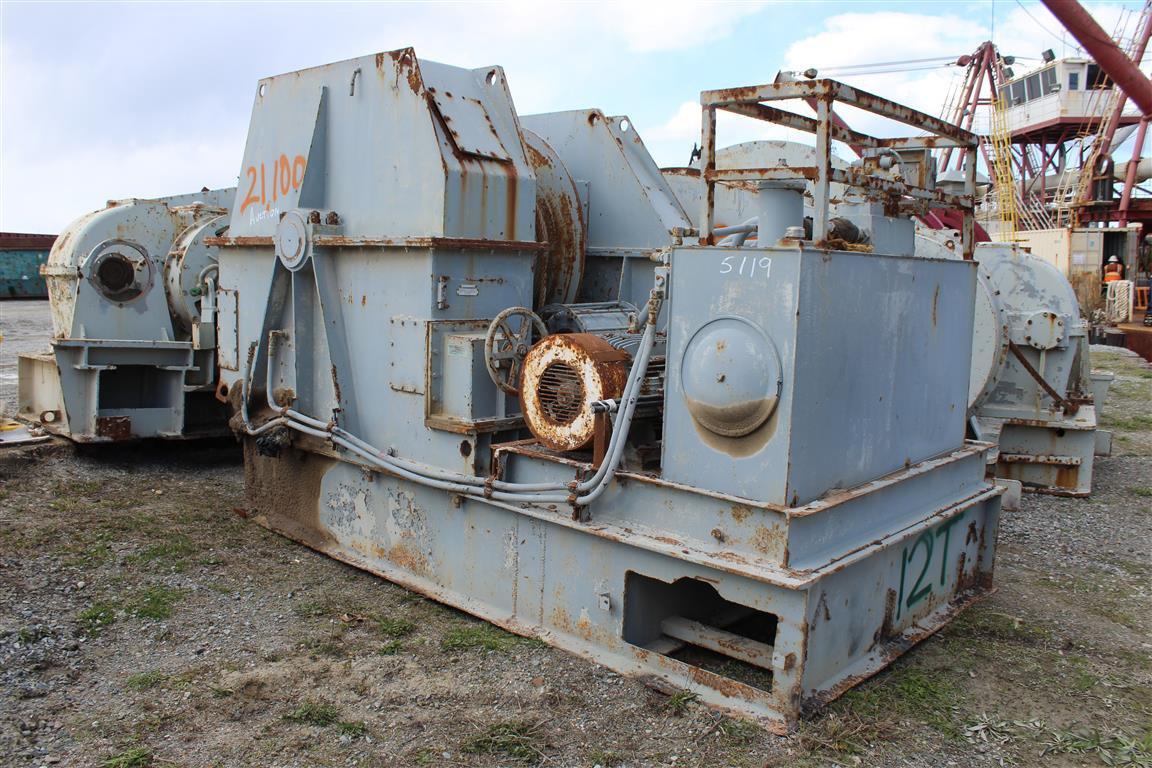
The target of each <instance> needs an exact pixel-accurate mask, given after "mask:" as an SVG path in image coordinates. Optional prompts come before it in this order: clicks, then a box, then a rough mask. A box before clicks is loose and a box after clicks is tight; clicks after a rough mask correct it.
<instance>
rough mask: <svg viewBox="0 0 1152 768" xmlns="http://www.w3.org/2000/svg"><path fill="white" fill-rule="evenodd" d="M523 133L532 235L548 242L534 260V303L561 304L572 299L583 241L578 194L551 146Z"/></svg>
mask: <svg viewBox="0 0 1152 768" xmlns="http://www.w3.org/2000/svg"><path fill="white" fill-rule="evenodd" d="M523 136H524V147H525V149H527V151H528V160H529V162H530V163H531V164H532V169H533V170H534V171H535V172H536V239H537V240H539V241H540V242H541V243H546V244H547V246H548V247H547V250H545V251H543V252H541V253H540V255H539V256H537V258H536V271H535V273H534V279H535V292H534V294H535V295H534V300H535V305H534V306H536V307H537V308H540V307H543V306H545V305H548V304H556V303H561V304H567V303H570V302H573V301H575V300H576V291H577V290H578V289H579V287H580V281H581V279H582V278H583V276H584V252H585V249H586V248H587V245H588V237H587V234H586V232H585V224H584V214H583V208H582V206H581V204H580V195H579V193H578V192H577V190H576V184H575V183H574V182H573V180H572V176H571V175H570V174H569V173H568V169H567V168H566V167H565V166H564V161H563V160H561V159H560V156H559V155H557V154H556V150H554V149H552V147H551V146H549V145H548V143H547V142H546V141H544V139H542V138H540V137H539V136H538V135H536V134H535V133H533V132H532V131H529V130H526V129H525V130H524V131H523Z"/></svg>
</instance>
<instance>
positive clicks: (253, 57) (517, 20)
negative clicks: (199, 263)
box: [0, 0, 1141, 232]
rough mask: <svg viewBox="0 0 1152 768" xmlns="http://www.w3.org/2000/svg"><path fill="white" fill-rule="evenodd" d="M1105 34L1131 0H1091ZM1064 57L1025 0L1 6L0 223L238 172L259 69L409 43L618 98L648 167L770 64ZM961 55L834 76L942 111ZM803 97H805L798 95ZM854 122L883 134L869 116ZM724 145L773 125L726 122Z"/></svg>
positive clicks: (546, 83) (770, 73) (553, 95)
mask: <svg viewBox="0 0 1152 768" xmlns="http://www.w3.org/2000/svg"><path fill="white" fill-rule="evenodd" d="M1086 5H1087V7H1088V8H1089V9H1090V10H1091V11H1092V13H1093V14H1094V15H1096V16H1097V18H1098V19H1099V20H1100V22H1101V24H1102V26H1104V28H1105V29H1106V30H1112V29H1113V28H1115V26H1116V24H1117V21H1118V20H1119V19H1121V18H1122V17H1124V16H1125V14H1132V15H1134V14H1135V12H1137V11H1138V10H1139V7H1140V5H1141V4H1140V3H1139V2H1107V3H1086ZM993 22H994V24H995V39H996V41H997V42H998V44H999V45H1000V46H1001V50H1002V51H1003V52H1005V53H1014V54H1016V55H1018V56H1028V57H1036V56H1038V55H1039V52H1040V51H1041V50H1043V49H1044V48H1049V47H1051V48H1054V49H1055V51H1056V53H1057V55H1061V54H1062V53H1067V54H1069V55H1071V54H1072V53H1073V47H1072V42H1071V38H1070V37H1067V36H1065V41H1063V42H1062V40H1061V39H1060V37H1059V36H1058V35H1059V33H1060V32H1061V27H1060V25H1059V24H1058V23H1057V22H1056V21H1055V20H1054V19H1052V17H1051V16H1050V15H1049V14H1048V13H1047V11H1046V10H1045V9H1044V8H1043V6H1042V5H1040V4H1039V3H1038V2H1036V1H1035V0H1021V2H1016V1H1015V0H996V1H995V2H992V1H991V0H984V1H981V2H945V1H943V0H940V1H936V2H934V1H933V0H921V1H920V2H914V3H913V2H826V3H823V2H775V3H773V2H742V3H719V2H711V3H706V2H689V1H688V0H670V1H669V2H661V3H644V2H636V3H623V2H621V3H615V4H608V3H547V2H517V3H469V4H463V3H432V2H426V3H303V2H301V3H225V2H220V3H206V2H188V3H163V2H152V3H46V2H41V3H21V2H11V1H10V0H4V1H3V2H0V229H2V230H5V231H44V232H56V231H58V230H59V229H60V228H62V227H63V226H64V225H66V224H67V223H68V222H69V221H71V220H72V219H74V218H76V217H77V216H79V215H81V214H83V213H85V212H87V211H89V210H93V209H95V208H99V207H101V206H102V205H103V203H104V201H105V200H107V199H109V198H120V197H130V196H137V197H147V196H158V195H164V194H174V193H179V192H185V191H190V190H193V189H199V188H200V187H202V186H212V187H214V186H229V185H232V184H234V183H235V179H236V174H237V172H238V170H239V166H240V157H241V153H242V151H243V147H244V137H245V134H246V130H247V123H248V116H249V110H250V108H251V103H252V95H253V92H254V88H255V83H256V81H257V80H258V79H259V78H261V77H266V76H268V75H273V74H280V73H283V72H288V71H292V70H295V69H301V68H304V67H308V66H314V65H318V64H323V63H326V62H330V61H336V60H339V59H345V58H350V57H353V56H357V55H362V54H367V53H373V52H376V51H382V50H392V49H395V48H400V47H404V46H408V45H411V46H414V47H415V48H416V52H417V55H418V56H420V57H421V58H427V59H433V60H437V61H443V62H447V63H450V64H456V65H460V66H466V67H482V66H486V65H491V64H500V65H502V66H504V68H505V70H506V72H507V76H508V81H509V85H510V87H511V90H512V95H513V99H514V100H515V103H516V106H517V109H518V110H519V111H520V112H521V113H524V114H528V113H533V112H544V111H554V110H562V109H574V108H582V107H599V108H601V109H603V110H604V111H605V112H607V113H609V114H626V115H628V116H629V117H630V118H631V119H632V122H633V124H634V125H635V126H636V127H637V129H638V130H639V131H640V134H641V136H642V137H643V138H644V139H645V142H646V143H647V145H648V147H649V149H650V150H651V151H652V154H653V155H654V156H655V158H656V160H657V162H658V163H660V164H661V165H680V164H683V163H685V162H686V160H687V157H688V152H689V151H690V150H691V148H692V144H693V141H694V139H695V138H696V136H697V134H698V131H699V118H698V110H697V108H696V107H695V106H694V104H695V102H696V100H697V98H698V94H699V91H701V90H702V89H706V88H721V87H728V86H735V85H746V84H752V83H759V82H769V81H771V80H772V78H773V77H775V74H776V72H777V70H778V69H781V68H785V69H804V68H807V67H825V68H829V67H835V66H843V65H849V64H862V63H871V62H878V61H902V60H908V59H919V58H925V57H929V56H950V55H957V56H958V55H960V54H964V53H968V52H970V51H971V50H972V49H974V48H975V46H976V45H977V44H978V43H979V42H981V41H982V40H984V39H987V38H988V37H989V35H990V34H991V32H992V26H993ZM960 75H961V70H960V69H959V68H957V67H951V68H944V67H938V68H935V69H931V70H920V71H915V72H904V73H896V74H886V75H872V76H866V77H857V78H853V77H848V76H844V77H842V78H841V79H844V80H847V81H849V82H854V83H856V84H858V85H860V86H861V87H865V88H868V89H869V90H872V91H874V92H876V93H879V94H881V95H884V96H888V97H891V98H894V99H896V100H898V101H903V102H904V103H907V104H910V105H912V106H916V107H918V108H921V109H924V110H925V111H928V112H931V113H933V114H939V112H940V108H941V105H942V103H943V102H944V99H945V95H946V93H947V90H948V87H949V86H950V85H952V84H953V83H954V82H955V79H956V78H958V77H959V76H960ZM798 111H802V110H798ZM861 127H864V128H872V129H874V130H882V129H879V128H875V127H873V126H868V125H864V126H861ZM721 131H722V132H721V135H720V139H721V142H722V143H730V142H734V141H738V140H746V139H749V138H758V137H762V136H766V135H769V134H768V133H766V132H765V129H763V128H762V127H761V126H758V125H755V124H747V123H745V122H744V121H740V119H739V118H736V119H734V120H733V121H732V122H730V123H728V124H722V125H721Z"/></svg>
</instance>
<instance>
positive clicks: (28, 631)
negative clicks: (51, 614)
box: [16, 624, 52, 645]
mask: <svg viewBox="0 0 1152 768" xmlns="http://www.w3.org/2000/svg"><path fill="white" fill-rule="evenodd" d="M50 634H52V633H51V632H49V631H48V628H47V627H45V626H42V625H40V624H37V625H36V626H34V627H21V628H20V630H19V631H18V632H17V633H16V639H18V640H19V641H20V642H21V643H24V644H25V645H28V644H30V643H35V642H37V641H39V640H42V639H44V638H45V637H48V635H50Z"/></svg>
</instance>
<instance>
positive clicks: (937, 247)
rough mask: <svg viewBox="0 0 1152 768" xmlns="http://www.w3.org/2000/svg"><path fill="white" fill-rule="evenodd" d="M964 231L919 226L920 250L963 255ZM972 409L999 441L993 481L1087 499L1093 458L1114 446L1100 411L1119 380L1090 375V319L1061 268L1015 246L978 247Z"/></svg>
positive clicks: (984, 432)
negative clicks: (959, 244)
mask: <svg viewBox="0 0 1152 768" xmlns="http://www.w3.org/2000/svg"><path fill="white" fill-rule="evenodd" d="M956 238H957V233H955V232H949V231H947V230H935V231H922V232H920V233H919V234H918V235H917V238H916V240H917V243H916V244H917V253H918V254H921V255H928V256H935V257H939V258H958V256H957V254H956V252H955V240H956ZM975 258H976V261H977V262H979V264H980V272H979V279H978V282H977V291H976V314H975V318H974V323H975V324H974V327H973V339H972V379H971V384H970V388H969V395H968V409H969V416H970V422H969V423H970V425H971V428H972V432H973V433H974V434H975V435H977V436H979V437H980V439H983V440H990V441H992V442H995V443H996V444H997V446H998V448H997V450H995V451H993V452H991V453H990V454H989V461H990V464H992V466H993V469H992V471H993V472H994V473H995V475H996V477H998V478H1002V479H1005V480H1015V481H1018V482H1019V483H1020V484H1021V485H1022V486H1023V488H1024V490H1027V491H1032V492H1037V493H1048V494H1054V495H1060V496H1088V495H1089V494H1090V493H1091V492H1092V467H1093V463H1094V461H1095V457H1096V456H1107V455H1108V454H1110V453H1111V450H1112V435H1111V433H1110V432H1108V431H1106V430H1102V429H1099V427H1098V417H1099V412H1100V409H1102V408H1103V407H1104V402H1105V398H1106V397H1107V394H1108V387H1109V384H1110V383H1111V381H1112V379H1113V378H1114V377H1113V375H1112V374H1111V373H1108V372H1105V371H1093V370H1092V367H1091V357H1090V353H1089V343H1088V322H1087V320H1086V319H1084V317H1083V316H1082V314H1081V311H1080V304H1079V302H1078V301H1077V299H1076V292H1075V290H1074V289H1073V287H1072V285H1071V283H1069V282H1068V278H1066V277H1065V276H1064V275H1063V274H1062V273H1061V272H1060V270H1058V269H1057V268H1056V267H1055V266H1053V265H1052V264H1049V263H1048V262H1046V261H1044V260H1043V259H1040V258H1039V257H1037V256H1033V255H1032V254H1031V253H1029V252H1028V251H1027V250H1026V249H1024V248H1022V247H1020V246H1018V245H1015V244H1011V243H981V244H980V245H979V246H977V248H976V255H975Z"/></svg>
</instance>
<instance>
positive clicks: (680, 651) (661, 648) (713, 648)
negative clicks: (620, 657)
mask: <svg viewBox="0 0 1152 768" xmlns="http://www.w3.org/2000/svg"><path fill="white" fill-rule="evenodd" d="M777 623H778V617H777V616H775V615H773V614H771V613H767V612H765V611H758V610H755V609H753V608H749V607H748V606H746V605H740V604H739V603H734V602H731V601H730V600H725V599H724V598H723V597H721V596H720V593H719V592H717V591H716V588H715V587H714V586H712V585H711V584H709V583H707V582H705V581H701V580H699V579H693V578H682V579H677V580H676V581H674V582H671V583H668V582H665V581H660V580H659V579H654V578H651V577H649V576H645V575H643V574H640V573H635V572H633V571H629V572H628V573H627V574H625V580H624V641H625V642H627V643H631V644H632V645H635V646H638V647H640V648H644V649H646V650H648V651H652V652H655V653H659V654H662V655H664V656H668V657H669V658H673V659H676V660H677V661H681V662H684V663H685V664H690V665H692V666H694V667H700V668H701V669H705V670H707V671H709V672H714V673H716V674H718V675H723V676H724V677H728V678H731V679H733V680H736V681H738V682H741V683H744V684H746V685H750V686H752V687H754V688H759V689H760V690H763V691H766V692H767V691H770V690H771V689H772V654H773V651H774V645H775V642H776V627H777Z"/></svg>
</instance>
